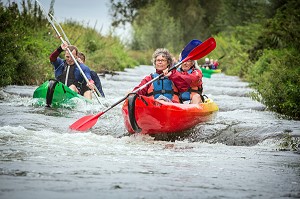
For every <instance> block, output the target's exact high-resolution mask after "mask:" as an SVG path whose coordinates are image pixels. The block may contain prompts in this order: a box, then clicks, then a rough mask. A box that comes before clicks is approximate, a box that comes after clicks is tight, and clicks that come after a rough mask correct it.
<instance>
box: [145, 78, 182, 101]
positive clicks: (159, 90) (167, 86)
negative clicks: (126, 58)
mask: <svg viewBox="0 0 300 199" xmlns="http://www.w3.org/2000/svg"><path fill="white" fill-rule="evenodd" d="M157 76H159V74H157V73H152V74H151V77H152V79H154V78H156V77H157ZM174 94H177V95H178V92H177V89H176V90H175V92H174V88H173V82H172V81H171V80H170V79H169V78H168V77H161V78H159V79H158V80H156V81H154V82H153V83H152V86H151V87H150V89H149V90H148V96H151V95H153V96H154V99H157V98H158V97H159V96H160V95H163V96H165V97H167V98H168V99H170V100H172V99H173V96H174Z"/></svg>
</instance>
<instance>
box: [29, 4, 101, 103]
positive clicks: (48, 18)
mask: <svg viewBox="0 0 300 199" xmlns="http://www.w3.org/2000/svg"><path fill="white" fill-rule="evenodd" d="M35 1H36V2H37V3H38V4H39V6H40V8H41V9H42V11H43V12H44V14H45V16H46V18H47V20H48V21H49V23H50V24H51V26H52V27H53V29H54V30H55V32H56V34H57V36H58V37H59V39H60V40H61V42H62V43H64V42H65V41H64V39H63V38H62V36H61V35H60V33H59V31H58V30H57V28H56V26H55V25H54V23H53V21H52V20H51V19H50V17H49V15H48V14H47V12H46V10H45V9H44V7H43V5H42V4H41V3H40V2H39V1H38V0H35ZM51 16H52V15H51ZM52 18H53V19H54V17H53V16H52ZM54 20H55V19H54ZM55 21H56V20H55ZM56 23H57V21H56ZM60 28H61V26H60ZM61 29H62V28H61ZM63 33H64V32H63ZM64 35H65V34H64ZM65 37H66V36H65ZM67 40H68V39H67ZM67 43H68V44H70V41H69V40H68V41H67ZM66 50H67V51H68V52H69V54H70V56H71V57H72V59H73V60H74V63H75V64H76V66H77V67H78V69H79V71H80V73H81V75H82V76H83V78H84V80H85V81H86V82H87V83H88V82H89V80H88V78H87V77H86V75H85V74H84V72H83V70H82V69H81V67H80V66H79V64H78V62H77V60H76V59H75V57H74V55H73V54H72V52H71V50H70V49H69V48H68V47H67V49H66ZM94 89H95V90H96V91H98V89H97V87H96V86H94ZM93 93H94V92H93ZM94 94H95V97H96V99H97V100H98V102H99V103H100V104H101V101H100V99H99V96H100V95H101V94H100V92H99V91H98V94H99V96H98V95H97V94H96V93H94Z"/></svg>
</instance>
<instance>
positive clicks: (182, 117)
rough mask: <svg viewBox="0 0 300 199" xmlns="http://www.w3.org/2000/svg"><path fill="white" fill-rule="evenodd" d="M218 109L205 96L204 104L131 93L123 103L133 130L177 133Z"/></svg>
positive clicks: (201, 120) (128, 128) (198, 122)
mask: <svg viewBox="0 0 300 199" xmlns="http://www.w3.org/2000/svg"><path fill="white" fill-rule="evenodd" d="M218 110H219V108H218V106H217V104H216V103H215V102H213V101H212V100H211V99H206V100H205V103H201V104H179V103H172V102H165V101H161V100H159V101H158V100H154V99H152V98H150V97H145V96H137V95H132V96H130V97H128V99H126V101H125V102H124V104H123V107H122V113H123V118H124V122H125V127H126V129H127V130H128V132H130V133H143V134H158V133H178V132H182V131H186V130H189V129H191V128H193V127H195V126H196V125H197V124H200V123H203V122H206V121H209V120H211V119H212V117H213V116H214V113H216V112H217V111H218Z"/></svg>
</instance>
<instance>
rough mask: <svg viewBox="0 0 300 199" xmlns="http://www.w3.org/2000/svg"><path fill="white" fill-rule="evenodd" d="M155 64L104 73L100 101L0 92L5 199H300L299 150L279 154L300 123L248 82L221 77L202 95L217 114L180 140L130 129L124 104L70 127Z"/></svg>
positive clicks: (1, 194)
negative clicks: (72, 104) (48, 104)
mask: <svg viewBox="0 0 300 199" xmlns="http://www.w3.org/2000/svg"><path fill="white" fill-rule="evenodd" d="M152 71H153V67H151V66H140V67H137V68H135V69H127V70H126V71H125V72H120V73H119V75H114V76H106V77H105V78H104V77H102V79H101V81H102V85H103V90H104V92H105V95H106V96H107V97H106V98H105V99H103V100H102V104H99V103H97V101H96V100H94V104H92V105H87V104H83V103H82V102H78V107H77V108H76V109H75V110H74V109H73V110H71V109H68V108H60V109H49V108H48V109H47V108H44V107H34V106H32V103H33V102H34V100H33V99H32V94H33V91H34V90H35V88H36V87H34V86H8V87H5V88H3V89H1V91H0V98H1V99H0V110H1V112H0V151H1V152H0V163H1V164H0V198H1V199H2V198H3V199H6V198H7V199H11V198H83V197H85V198H299V197H300V156H299V154H298V153H297V152H292V151H280V150H279V148H280V146H279V145H280V144H281V143H282V142H283V137H284V136H285V135H286V134H287V133H289V135H291V136H295V137H297V136H300V125H299V124H300V122H299V121H293V120H285V119H280V118H279V117H278V116H277V115H276V114H274V113H272V112H268V111H266V110H265V109H266V108H265V106H264V105H262V104H260V103H258V102H255V101H253V100H251V99H250V98H249V97H248V96H249V92H251V91H252V90H251V89H250V88H249V87H248V84H247V83H245V82H242V81H241V80H239V79H238V78H237V77H230V76H225V75H224V74H215V75H213V76H212V78H211V79H204V80H203V81H204V92H205V94H206V95H207V96H208V97H210V98H212V99H213V100H214V101H215V102H216V103H217V104H218V105H219V108H220V111H219V112H218V113H217V115H216V117H215V118H214V120H212V121H209V122H207V123H205V124H201V125H199V126H197V127H196V128H194V129H193V130H191V131H190V132H189V134H188V136H187V137H184V138H182V139H178V140H176V141H175V142H171V141H164V140H154V138H153V137H150V136H142V135H131V136H129V135H128V133H127V132H126V130H125V127H124V124H123V120H122V114H121V104H120V105H118V106H117V107H115V108H113V109H111V110H110V111H109V112H107V113H106V114H104V115H103V116H101V117H100V118H99V120H98V122H97V124H96V125H95V126H94V128H92V129H91V130H90V131H88V132H86V133H76V132H72V131H70V130H69V129H68V126H69V125H70V124H72V123H73V122H75V121H76V120H77V119H79V118H81V117H83V116H84V115H88V114H94V113H98V112H99V111H103V110H104V109H106V108H108V107H110V106H111V105H112V104H113V103H115V102H116V101H118V100H119V99H121V98H122V97H123V96H124V95H125V94H126V93H127V92H129V91H131V89H132V88H133V87H134V86H135V85H137V84H138V83H139V82H140V80H141V79H142V78H143V76H144V75H147V74H149V73H151V72H152Z"/></svg>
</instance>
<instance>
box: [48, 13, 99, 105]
mask: <svg viewBox="0 0 300 199" xmlns="http://www.w3.org/2000/svg"><path fill="white" fill-rule="evenodd" d="M48 14H49V15H50V17H51V18H52V19H53V20H54V21H55V23H56V24H57V25H58V27H59V29H60V30H61V32H62V34H63V35H64V38H65V40H66V41H67V42H68V44H69V45H71V42H70V40H69V39H68V37H67V35H66V33H65V31H64V29H63V28H62V27H61V25H60V24H59V23H58V21H57V20H56V19H55V17H54V16H53V15H52V14H51V13H48ZM94 89H95V91H96V93H97V94H98V96H102V95H101V93H100V91H99V90H98V88H97V87H96V86H95V87H94ZM98 101H99V100H98Z"/></svg>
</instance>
